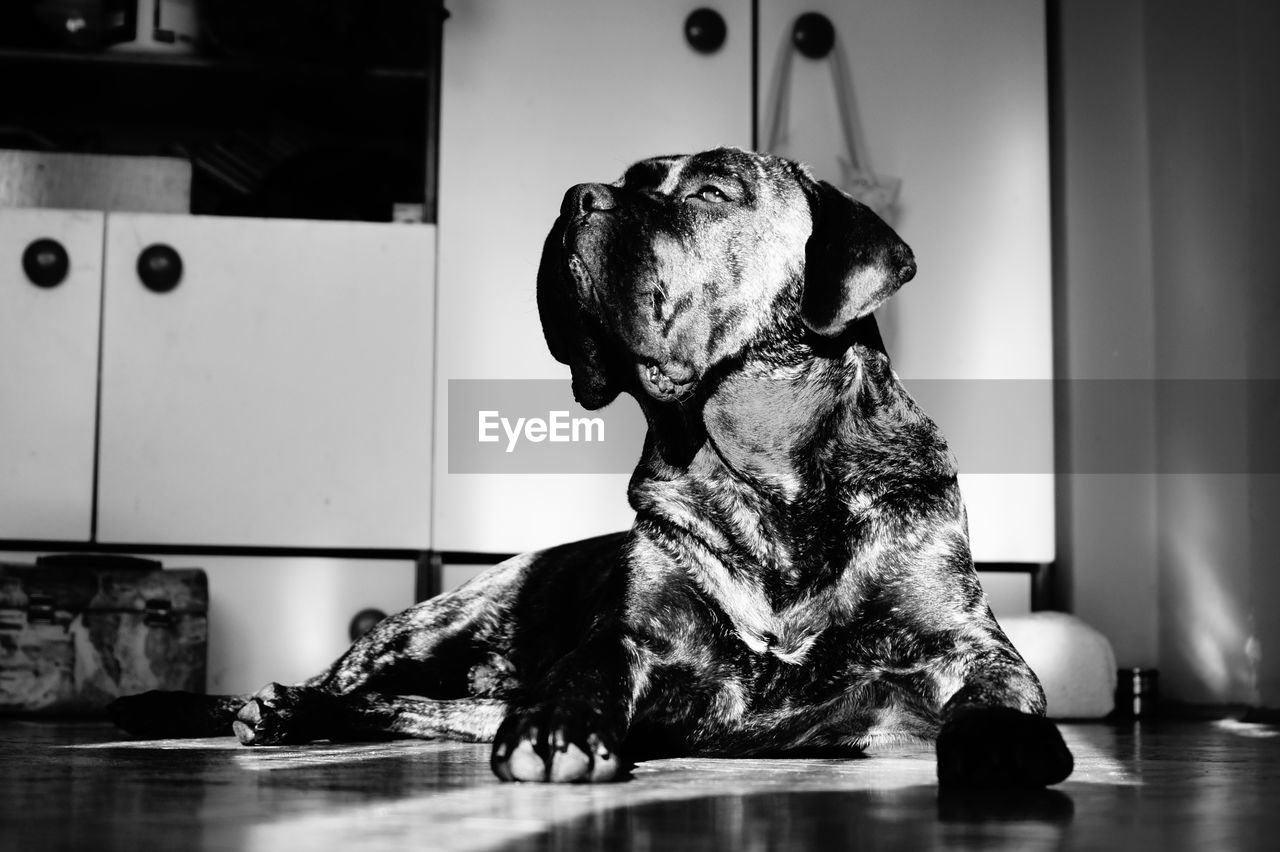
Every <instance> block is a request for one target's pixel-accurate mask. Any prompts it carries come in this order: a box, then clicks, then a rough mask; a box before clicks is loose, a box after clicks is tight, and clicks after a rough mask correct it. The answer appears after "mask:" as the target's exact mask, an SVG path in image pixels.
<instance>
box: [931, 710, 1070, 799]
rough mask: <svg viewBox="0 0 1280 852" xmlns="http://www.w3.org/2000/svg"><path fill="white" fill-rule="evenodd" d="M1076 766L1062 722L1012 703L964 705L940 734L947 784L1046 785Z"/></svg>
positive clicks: (941, 771)
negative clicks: (1010, 704) (1024, 711)
mask: <svg viewBox="0 0 1280 852" xmlns="http://www.w3.org/2000/svg"><path fill="white" fill-rule="evenodd" d="M1073 768H1074V760H1073V759H1072V757H1071V752H1070V750H1069V749H1068V748H1067V744H1066V743H1065V742H1063V740H1062V734H1060V733H1059V732H1058V728H1057V726H1055V725H1054V724H1053V723H1052V722H1050V721H1049V720H1048V719H1045V718H1044V717H1042V716H1033V715H1031V714H1030V713H1022V712H1020V711H1017V710H1013V709H1011V708H1008V707H973V708H969V709H965V710H961V711H959V712H958V713H957V714H956V715H955V716H954V717H953V718H952V719H950V720H949V721H948V722H947V723H946V724H945V725H943V726H942V731H941V733H939V734H938V783H939V784H941V785H942V786H945V787H1046V786H1048V785H1050V784H1057V783H1058V782H1059V781H1061V780H1063V779H1064V778H1066V777H1067V776H1068V775H1070V774H1071V770H1072V769H1073Z"/></svg>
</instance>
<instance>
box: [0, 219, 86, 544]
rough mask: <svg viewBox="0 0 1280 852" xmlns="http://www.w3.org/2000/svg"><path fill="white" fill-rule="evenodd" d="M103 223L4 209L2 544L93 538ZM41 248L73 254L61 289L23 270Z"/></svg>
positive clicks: (0, 251)
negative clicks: (53, 245)
mask: <svg viewBox="0 0 1280 852" xmlns="http://www.w3.org/2000/svg"><path fill="white" fill-rule="evenodd" d="M102 221H103V216H102V214H101V213H81V212H67V211H61V210H0V538H9V539H51V540H52V539H59V540H66V541H87V540H88V539H89V537H90V532H91V529H92V511H93V452H94V429H95V423H94V419H95V416H96V411H97V381H98V325H99V323H98V317H99V307H100V304H101V301H102V227H103V225H102ZM38 240H54V241H56V242H57V243H58V245H60V246H61V247H62V249H63V250H64V251H65V253H66V259H67V263H68V265H67V271H66V277H65V279H63V280H62V281H61V282H60V283H58V284H56V285H52V286H36V284H34V283H33V282H32V281H31V280H30V279H29V278H28V277H27V274H26V273H25V271H24V266H23V256H24V254H26V252H27V249H28V247H29V246H31V245H32V243H34V242H36V241H38ZM55 254H56V250H53V251H52V252H48V253H46V257H45V260H46V262H52V263H56V261H55V260H54V255H55ZM46 283H47V284H51V282H46Z"/></svg>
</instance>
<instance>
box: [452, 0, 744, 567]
mask: <svg viewBox="0 0 1280 852" xmlns="http://www.w3.org/2000/svg"><path fill="white" fill-rule="evenodd" d="M700 6H710V7H712V8H714V9H716V10H717V11H718V12H720V14H721V15H723V17H724V19H725V21H726V24H727V30H728V37H727V39H726V41H725V43H724V45H723V47H721V48H720V50H719V51H718V52H716V53H712V54H700V53H697V52H695V51H694V50H693V49H692V48H690V47H689V45H688V43H687V42H686V41H685V37H684V21H685V18H686V16H687V15H688V14H689V13H690V12H691V11H693V10H694V9H695V8H697V7H700ZM451 11H452V13H453V14H452V16H451V17H450V18H449V21H448V23H447V24H446V26H445V47H444V82H443V93H442V105H441V110H442V118H441V139H440V204H439V213H440V215H439V221H440V267H439V275H440V278H439V282H440V290H439V292H440V299H439V304H438V307H439V311H440V328H439V349H438V350H437V354H438V358H439V361H438V371H437V392H436V399H437V414H436V423H437V437H436V452H437V454H436V466H437V471H438V476H437V478H436V500H435V506H436V515H435V535H436V539H435V541H436V547H437V548H438V549H444V550H479V551H497V552H512V551H519V550H524V549H527V548H531V547H535V546H540V545H544V544H554V543H556V542H560V541H565V540H570V539H574V538H580V537H583V536H588V535H593V534H596V533H599V532H604V531H608V530H613V529H621V528H626V527H628V526H630V524H631V519H632V512H631V511H630V509H629V507H628V506H627V502H626V487H627V479H628V476H627V474H625V473H614V474H555V473H552V474H514V473H486V474H460V473H449V472H448V470H449V466H448V463H449V447H450V443H451V441H458V440H475V432H474V429H473V430H472V431H470V432H469V433H468V434H466V435H450V434H449V432H450V430H449V428H448V424H449V416H448V414H449V412H448V384H449V382H450V381H451V380H460V379H510V380H521V379H548V378H558V379H563V380H564V384H563V392H562V396H561V397H558V398H553V399H552V398H549V399H548V405H549V406H552V407H558V408H567V407H568V403H570V402H571V401H572V400H571V397H570V394H569V383H568V376H569V373H568V368H567V367H563V366H562V365H559V364H557V363H556V362H555V361H554V360H552V358H551V356H550V355H548V354H547V347H546V344H545V342H544V341H543V338H542V331H541V328H540V326H539V324H538V311H537V306H536V303H535V298H534V285H535V276H536V273H537V270H538V258H539V256H540V253H541V249H542V241H543V239H544V238H545V236H546V233H547V231H548V229H549V228H550V226H551V223H552V222H553V221H554V220H555V218H556V214H557V213H558V211H559V208H560V201H561V199H562V198H563V196H564V193H565V191H566V190H567V189H568V188H569V187H570V186H572V185H574V184H577V183H583V182H588V181H612V180H614V179H616V178H618V177H619V176H621V174H622V172H623V170H624V169H625V168H626V167H627V166H628V165H630V164H631V163H632V162H634V161H635V160H638V159H641V158H644V157H650V156H655V155H658V154H669V153H675V152H682V151H694V150H701V149H703V148H709V147H714V146H717V145H741V146H749V145H750V143H751V60H750V56H751V33H750V27H751V22H750V3H749V2H748V0H703V2H677V0H658V2H647V3H636V2H631V0H597V2H590V3H584V2H581V0H545V2H537V3H529V2H527V0H496V2H486V3H461V4H455V6H454V7H451ZM614 405H615V406H632V407H634V403H633V402H632V401H631V400H630V399H629V398H622V399H619V400H618V401H617V402H615V403H614ZM639 451H640V447H639V445H638V444H637V446H636V447H635V456H636V457H638V456H639Z"/></svg>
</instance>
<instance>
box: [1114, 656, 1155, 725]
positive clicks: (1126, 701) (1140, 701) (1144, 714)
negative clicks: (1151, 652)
mask: <svg viewBox="0 0 1280 852" xmlns="http://www.w3.org/2000/svg"><path fill="white" fill-rule="evenodd" d="M1118 675H1119V677H1118V678H1117V681H1116V709H1115V715H1116V717H1117V718H1120V719H1149V718H1151V717H1152V716H1154V715H1156V712H1157V711H1158V709H1159V704H1160V672H1159V671H1157V670H1156V669H1144V668H1129V669H1120V671H1119V672H1118Z"/></svg>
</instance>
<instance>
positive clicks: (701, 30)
mask: <svg viewBox="0 0 1280 852" xmlns="http://www.w3.org/2000/svg"><path fill="white" fill-rule="evenodd" d="M728 34H729V28H728V27H727V26H725V23H724V16H723V15H721V14H720V13H719V12H717V11H716V10H715V9H708V8H706V7H705V6H704V7H703V8H701V9H694V10H693V11H692V12H690V13H689V17H687V18H685V19H684V37H685V39H686V40H687V41H688V42H689V46H690V47H692V48H693V49H694V50H696V51H698V52H699V53H715V52H716V51H717V50H719V49H720V48H721V46H723V45H724V40H725V38H726V36H728Z"/></svg>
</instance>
